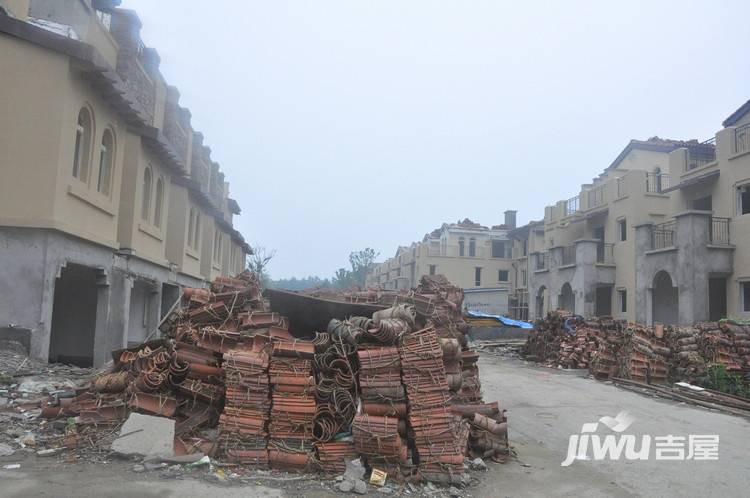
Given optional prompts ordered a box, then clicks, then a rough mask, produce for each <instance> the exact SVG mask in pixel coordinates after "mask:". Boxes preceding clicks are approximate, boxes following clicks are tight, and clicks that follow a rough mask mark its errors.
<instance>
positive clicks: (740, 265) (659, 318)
mask: <svg viewBox="0 0 750 498" xmlns="http://www.w3.org/2000/svg"><path fill="white" fill-rule="evenodd" d="M748 122H750V103H748V104H745V105H744V106H742V107H741V108H740V109H738V110H737V111H736V112H735V113H733V114H732V116H731V117H730V118H728V119H727V120H726V121H725V122H724V126H725V128H724V129H722V130H721V131H719V132H718V133H717V134H716V136H715V137H714V138H712V139H710V140H706V141H704V142H699V141H697V140H689V141H680V140H663V139H659V138H658V137H653V138H651V139H648V140H645V141H640V140H631V141H630V143H629V144H628V145H627V146H626V147H625V148H624V149H623V150H622V152H621V153H620V154H619V155H618V156H617V157H616V158H615V160H614V161H613V162H612V164H610V165H609V166H608V167H607V168H606V169H605V170H604V171H603V173H602V174H600V175H599V176H598V177H597V178H595V179H594V180H593V181H592V182H591V183H590V184H586V185H583V186H581V190H580V193H579V194H578V195H576V196H575V197H573V198H571V199H567V200H562V201H558V202H557V203H555V204H554V205H551V206H547V207H546V208H545V212H544V218H543V220H540V221H539V222H534V223H530V224H529V225H526V226H523V227H520V228H518V229H516V230H512V231H511V232H510V234H509V235H510V237H511V239H513V247H514V260H513V263H514V266H515V267H516V268H518V271H519V274H520V275H523V276H525V277H526V278H517V279H515V282H517V285H516V286H515V287H514V289H513V293H512V296H513V297H515V298H516V299H517V300H518V302H522V303H523V304H524V305H519V306H516V307H513V306H512V307H511V309H512V310H514V309H515V310H516V312H515V313H512V314H513V315H514V316H516V317H518V318H524V317H528V318H531V319H533V318H538V317H540V316H542V315H543V314H544V313H546V312H547V311H549V310H550V309H554V308H564V309H567V310H570V311H573V312H575V313H578V314H581V315H585V316H613V317H615V318H621V319H627V320H631V321H637V322H641V323H648V324H651V323H654V322H660V323H681V324H689V323H694V322H696V321H701V320H709V319H710V320H715V319H719V318H723V317H726V316H733V317H739V318H748V317H750V126H748Z"/></svg>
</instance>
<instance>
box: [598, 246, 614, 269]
mask: <svg viewBox="0 0 750 498" xmlns="http://www.w3.org/2000/svg"><path fill="white" fill-rule="evenodd" d="M596 262H597V263H601V264H605V265H613V264H615V245H614V244H605V243H604V242H599V243H598V244H597V245H596Z"/></svg>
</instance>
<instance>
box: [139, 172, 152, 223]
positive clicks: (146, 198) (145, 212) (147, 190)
mask: <svg viewBox="0 0 750 498" xmlns="http://www.w3.org/2000/svg"><path fill="white" fill-rule="evenodd" d="M152 182H153V178H152V177H151V168H149V167H147V168H146V170H145V171H144V172H143V200H142V201H141V218H142V219H143V220H145V221H148V216H149V214H150V213H151V183H152Z"/></svg>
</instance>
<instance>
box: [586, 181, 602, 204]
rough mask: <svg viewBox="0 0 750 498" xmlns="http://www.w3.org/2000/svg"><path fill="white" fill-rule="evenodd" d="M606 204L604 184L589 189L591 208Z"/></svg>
mask: <svg viewBox="0 0 750 498" xmlns="http://www.w3.org/2000/svg"><path fill="white" fill-rule="evenodd" d="M602 204H604V185H602V186H600V187H596V188H595V189H593V190H589V208H592V207H596V206H601V205H602Z"/></svg>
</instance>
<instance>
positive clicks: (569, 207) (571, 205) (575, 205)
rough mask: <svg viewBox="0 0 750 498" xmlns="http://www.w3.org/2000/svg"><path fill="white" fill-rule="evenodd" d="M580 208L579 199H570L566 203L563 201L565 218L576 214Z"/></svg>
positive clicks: (576, 197) (577, 197) (578, 197)
mask: <svg viewBox="0 0 750 498" xmlns="http://www.w3.org/2000/svg"><path fill="white" fill-rule="evenodd" d="M580 208H581V197H580V196H578V195H577V196H575V197H571V198H570V199H568V200H567V201H565V216H570V215H571V214H573V213H576V212H578V210H579V209H580Z"/></svg>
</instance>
